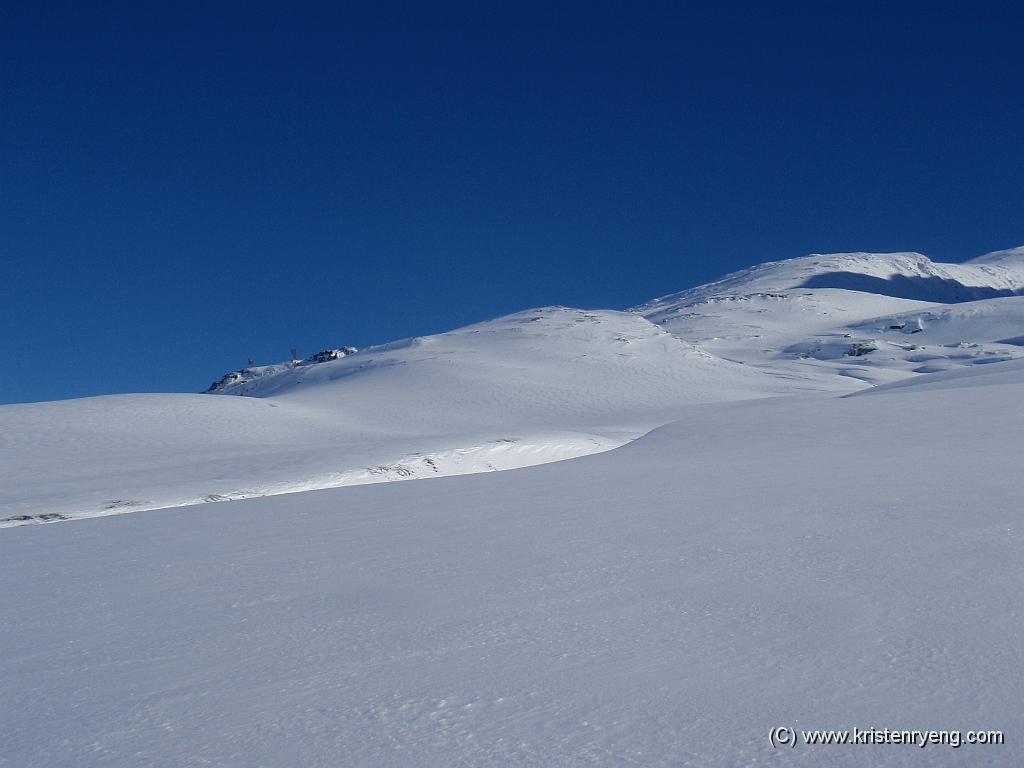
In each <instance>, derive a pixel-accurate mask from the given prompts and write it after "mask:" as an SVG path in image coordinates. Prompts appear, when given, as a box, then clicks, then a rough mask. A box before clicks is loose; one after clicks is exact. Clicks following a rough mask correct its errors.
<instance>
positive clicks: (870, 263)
mask: <svg viewBox="0 0 1024 768" xmlns="http://www.w3.org/2000/svg"><path fill="white" fill-rule="evenodd" d="M1021 291H1024V249H1020V248H1018V249H1011V250H1008V251H1000V252H997V253H994V254H989V255H987V256H983V257H980V258H978V259H975V260H973V261H971V262H967V263H965V264H936V263H933V262H931V261H930V260H929V259H927V258H926V257H925V256H922V255H921V254H913V253H899V254H864V253H849V254H827V255H814V256H808V257H805V258H801V259H791V260H789V261H781V262H773V263H768V264H762V265H759V266H756V267H753V268H751V269H748V270H743V271H741V272H737V273H735V274H733V275H729V276H727V277H725V278H723V279H721V280H719V281H716V282H714V283H710V284H708V285H705V286H700V287H698V288H694V289H691V290H689V291H684V292H682V293H678V294H673V295H671V296H667V297H664V298H662V299H658V300H655V301H652V302H650V303H648V304H645V305H643V306H641V307H638V308H636V309H634V310H633V311H631V312H615V311H605V310H595V311H584V310H577V309H569V308H565V307H548V308H543V309H537V310H531V311H528V312H521V313H517V314H514V315H509V316H508V317H504V318H499V319H497V320H493V321H489V322H485V323H480V324H477V325H473V326H469V327H467V328H461V329H458V330H455V331H452V332H450V333H445V334H440V335H437V336H427V337H421V338H413V339H406V340H404V341H400V342H395V343H392V344H386V345H382V346H379V347H373V348H370V349H366V350H362V351H359V352H356V350H354V349H353V348H350V347H342V348H339V349H333V350H325V352H324V353H320V354H318V355H316V356H314V357H312V358H309V359H307V360H304V361H301V362H297V363H283V364H278V365H271V366H261V367H258V368H250V369H245V370H243V371H240V372H235V373H233V374H228V375H227V376H225V377H223V378H222V379H221V380H220V381H219V382H218V384H217V385H216V386H214V387H212V388H211V390H212V391H214V392H216V393H217V395H221V396H199V395H124V396H113V397H104V398H88V399H83V400H74V401H65V402H57V403H39V404H31V405H14V406H2V407H0V435H2V436H3V439H2V440H0V466H3V467H4V469H5V478H4V482H3V483H2V484H0V526H18V525H23V524H27V523H36V522H47V521H56V520H61V519H66V518H74V517H93V516H101V515H109V514H119V513H123V512H132V511H139V510H145V509H154V508H161V507H170V506H180V505H189V504H195V503H200V502H206V501H224V500H231V499H241V498H249V497H254V496H263V495H273V494H279V493H289V492H296V491H304V490H310V489H316V488H330V487H338V486H346V485H355V484H363V483H373V482H380V481H387V480H404V479H415V478H424V477H440V476H444V475H454V474H467V473H475V472H485V471H492V470H500V469H511V468H517V467H523V466H529V465H533V464H539V463H544V462H550V461H557V460H560V459H565V458H571V457H574V456H581V455H586V454H590V453H595V452H600V451H604V450H608V449H611V448H615V447H617V446H620V445H623V444H624V443H626V442H628V441H630V440H632V439H635V438H636V437H638V436H640V435H642V434H644V433H646V432H647V431H649V430H651V429H653V428H655V427H658V426H660V425H663V424H666V423H668V422H670V421H672V420H674V419H675V418H677V417H678V416H679V414H680V413H681V412H682V410H683V409H686V408H688V407H689V406H690V405H692V404H694V403H708V402H723V401H733V400H749V399H757V398H764V397H770V396H779V395H794V394H808V393H815V392H824V393H835V394H843V393H848V392H852V391H855V390H858V389H862V388H865V387H868V386H872V385H877V384H884V383H886V382H892V381H898V380H901V379H905V378H907V377H914V376H918V375H921V374H933V373H936V372H940V371H944V370H951V369H956V368H959V367H962V366H965V365H966V366H973V365H976V364H980V363H993V362H1002V361H1007V360H1012V359H1015V358H1019V357H1021V356H1024V327H1022V320H1024V296H1017V295H1014V294H1017V293H1020V292H1021ZM223 395H242V397H226V396H223Z"/></svg>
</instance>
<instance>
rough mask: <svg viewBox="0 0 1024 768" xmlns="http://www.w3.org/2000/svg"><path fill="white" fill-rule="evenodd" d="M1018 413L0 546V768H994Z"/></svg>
mask: <svg viewBox="0 0 1024 768" xmlns="http://www.w3.org/2000/svg"><path fill="white" fill-rule="evenodd" d="M653 338H657V337H653ZM303 386H304V385H303ZM1022 391H1024V363H1022V362H1021V361H1015V362H1007V363H1000V364H997V365H989V366H974V367H972V368H965V369H962V370H961V371H958V372H955V373H940V374H934V375H931V376H924V375H921V376H917V377H915V378H911V379H907V380H906V381H905V382H903V383H901V385H900V386H895V385H889V386H888V387H886V388H878V389H876V390H867V391H866V392H864V393H857V394H855V395H853V396H850V397H845V398H835V397H828V396H802V397H794V398H779V399H774V400H761V401H756V402H754V401H746V402H733V403H719V404H704V405H694V406H689V407H688V408H686V409H685V410H684V411H682V412H680V413H678V414H677V416H678V420H677V421H676V422H675V423H673V424H670V425H667V426H665V427H663V428H661V429H658V430H656V431H655V432H653V433H651V434H649V435H647V436H646V437H643V438H641V439H639V440H637V441H635V442H633V443H631V444H630V445H628V446H625V447H623V448H621V449H619V450H615V451H610V452H607V453H603V454H601V455H595V456H589V457H585V458H582V459H579V460H575V461H568V462H560V463H557V464H547V465H545V466H540V467H532V468H529V469H524V470H517V471H513V472H504V473H492V474H486V475H477V476H473V477H459V478H446V479H442V480H439V481H436V482H429V483H398V484H386V485H376V486H363V487H358V488H345V489H334V490H326V491H321V492H316V493H304V494H294V495H288V496H277V497H274V498H265V499H253V500H247V501H238V502H231V503H227V504H222V505H218V506H217V507H216V508H215V509H216V512H215V513H214V511H213V510H214V508H212V507H190V508H184V509H176V510H165V511H159V512H153V513H148V514H143V515H127V516H119V517H112V518H106V519H101V520H92V521H87V522H83V523H80V524H71V525H54V526H37V527H24V528H20V529H16V530H8V531H5V532H3V535H2V536H0V613H2V615H3V617H4V620H3V621H2V622H0V680H2V682H3V685H2V686H0V710H2V711H3V713H4V718H3V720H4V727H3V730H2V735H0V747H2V749H0V766H4V767H5V768H7V766H9V767H10V768H23V767H25V766H47V767H48V768H61V767H62V766H68V767H69V768H70V766H82V765H102V766H106V767H107V768H122V767H123V768H129V767H130V768H137V767H138V766H200V765H213V766H218V767H219V768H232V767H235V766H237V767H238V768H250V766H257V765H258V766H265V767H266V768H291V767H292V766H325V767H326V766H337V765H344V766H349V767H351V768H361V767H362V766H366V767H368V768H389V767H398V766H402V767H404V766H417V767H420V768H429V767H430V766H452V765H458V766H480V767H484V766H566V767H567V768H568V767H572V766H630V765H642V766H683V765H690V766H700V768H737V767H740V766H772V765H779V766H781V765H793V766H808V767H810V766H813V767H814V768H819V767H820V766H827V767H828V766H849V767H850V768H852V767H854V766H864V765H871V766H971V767H972V768H973V767H975V766H1015V765H1020V764H1022V763H1024V746H1022V744H1024V742H1022V741H1021V739H1020V738H1019V734H1021V733H1022V732H1024V715H1022V709H1021V707H1020V702H1021V699H1022V696H1024V680H1022V677H1021V669H1022V668H1024V667H1022V658H1021V653H1022V652H1021V642H1020V641H1021V637H1022V636H1024V612H1022V611H1021V595H1024V546H1022V542H1021V541H1020V537H1021V524H1022V519H1021V515H1022V510H1024V506H1022V504H1021V500H1022V499H1024V475H1022V473H1021V472H1020V471H1019V470H1020V467H1019V463H1020V456H1021V454H1022V451H1021V448H1022V445H1021V435H1024V409H1021V408H1020V407H1019V405H1020V397H1021V392H1022ZM869 393H870V394H869ZM207 399H208V400H210V401H212V402H221V401H224V402H233V403H241V405H247V406H248V407H252V408H256V407H257V406H260V405H264V406H266V405H267V403H269V402H270V401H267V402H265V403H259V402H257V401H249V400H246V399H244V398H207ZM283 405H284V404H283V403H282V407H283ZM777 726H786V727H789V728H793V729H798V730H802V729H852V728H855V727H856V728H861V729H869V728H876V729H879V730H881V729H883V728H890V729H907V730H910V729H915V730H930V729H935V730H943V731H947V732H948V731H960V732H963V733H966V731H968V730H1001V731H1003V733H1004V735H1005V743H1004V744H1002V745H995V746H978V745H966V744H965V745H963V746H961V747H959V748H952V747H950V746H943V745H934V744H933V745H929V746H926V747H924V748H921V747H919V746H906V745H850V746H810V745H807V744H799V745H798V746H797V747H795V748H792V749H790V748H782V749H779V750H773V749H772V747H771V746H770V743H769V738H768V736H769V731H770V729H772V728H774V727H777Z"/></svg>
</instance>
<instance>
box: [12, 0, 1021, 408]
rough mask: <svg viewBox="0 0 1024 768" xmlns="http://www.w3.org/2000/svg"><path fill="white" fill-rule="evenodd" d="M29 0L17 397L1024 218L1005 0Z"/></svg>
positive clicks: (979, 239)
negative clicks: (897, 4)
mask: <svg viewBox="0 0 1024 768" xmlns="http://www.w3.org/2000/svg"><path fill="white" fill-rule="evenodd" d="M21 5H22V6H25V7H24V8H22V9H17V8H14V7H13V6H14V4H13V3H9V4H6V5H5V10H4V11H3V15H2V16H0V57H2V67H0V99H2V100H0V321H2V329H0V330H2V333H0V402H13V401H29V400H45V399H56V398H66V397H76V396H83V395H92V394H101V393H112V392H126V391H176V390H181V391H195V390H198V389H201V388H203V387H204V386H206V385H207V384H208V383H209V382H210V381H211V380H212V379H213V378H215V377H216V376H219V375H220V374H221V373H223V372H224V371H226V370H229V369H232V368H238V367H240V366H242V365H244V364H245V362H246V358H247V357H248V356H250V355H251V356H253V357H255V358H256V360H257V361H258V362H263V363H265V362H273V361H277V360H281V359H284V358H286V357H287V355H288V349H289V348H290V347H292V346H295V347H298V348H299V350H300V352H302V353H303V354H309V353H312V352H314V351H316V350H318V349H320V348H323V347H326V346H331V345H341V344H354V345H357V346H363V345H366V344H371V343H377V342H383V341H387V340H391V339H395V338H400V337H403V336H409V335H416V334H426V333H432V332H437V331H442V330H446V329H449V328H452V327H455V326H459V325H462V324H465V323H469V322H473V321H477V320H481V319H485V318H488V317H493V316H496V315H500V314H503V313H506V312H509V311H513V310H517V309H522V308H526V307H531V306H538V305H544V304H554V303H558V304H569V305H576V306H587V307H627V306H629V305H632V304H635V303H638V302H640V301H643V300H646V299H649V298H652V297H654V296H656V295H660V294H664V293H668V292H671V291H674V290H679V289H682V288H685V287H688V286H690V285H692V284H695V283H699V282H704V281H706V280H708V279H711V278H714V277H716V276H718V275H720V274H722V273H725V272H728V271H730V270H733V269H737V268H740V267H743V266H746V265H748V264H752V263H755V262H760V261H765V260H769V259H778V258H786V257H790V256H798V255H802V254H804V253H808V252H811V251H835V250H920V251H923V252H925V253H927V254H929V255H930V256H932V257H933V258H935V259H937V260H950V261H954V260H962V259H964V258H969V257H971V256H974V255H977V254H980V253H982V252H985V251H989V250H994V249H997V248H1004V247H1010V246H1015V245H1020V244H1022V243H1024V217H1022V212H1024V207H1022V203H1024V199H1022V197H1024V196H1022V194H1021V193H1022V180H1024V98H1022V94H1024V65H1022V59H1021V47H1020V37H1021V29H1022V24H1024V18H1022V17H1021V15H1020V13H1019V12H1018V11H1016V10H1015V9H1014V5H1013V4H1010V3H1006V4H1003V5H1001V4H998V3H984V4H968V3H962V4H958V5H946V4H943V3H931V4H928V5H927V6H925V5H923V4H920V3H906V4H904V6H903V8H902V9H896V10H894V9H893V8H892V7H891V6H892V5H894V4H892V3H879V4H877V5H872V4H871V3H867V2H848V3H821V2H816V3H808V4H803V3H790V4H785V3H781V4H777V3H753V2H752V3H723V2H701V3H688V2H682V1H679V2H673V3H666V4H663V5H661V4H657V3H636V2H629V3H625V2H624V3H615V4H608V3H590V2H588V3H579V4H573V3H562V4H558V3H554V4H553V3H543V4H537V5H530V4H527V3H525V2H516V3H502V4H488V3H467V4H464V5H457V4H437V3H409V4H404V5H388V4H385V3H381V2H368V3H364V4H351V3H336V4H332V5H331V6H330V7H318V6H316V5H303V4H294V3H286V4H278V5H276V6H274V7H261V6H260V5H259V4H256V3H248V4H244V5H243V4H239V5H237V6H230V5H229V4H221V3H205V4H202V5H195V6H191V7H186V5H185V4H183V3H160V4H149V3H144V2H143V3H132V4H126V5H124V6H122V7H119V8H118V7H115V5H114V4H110V3H103V4H99V5H97V4H90V3H76V4H74V5H68V6H67V7H58V6H57V5H49V4H48V8H49V10H39V9H38V8H30V6H34V5H36V4H31V3H21ZM489 6H490V7H489ZM499 7H500V10H498V8H499Z"/></svg>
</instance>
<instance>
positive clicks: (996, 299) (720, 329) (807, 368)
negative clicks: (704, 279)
mask: <svg viewBox="0 0 1024 768" xmlns="http://www.w3.org/2000/svg"><path fill="white" fill-rule="evenodd" d="M1022 254H1024V248H1017V249H1011V250H1008V251H999V252H996V253H993V254H988V255H986V256H982V257H979V258H977V259H974V260H973V261H970V262H967V263H965V264H939V263H935V262H932V261H931V260H929V259H928V258H927V257H925V256H922V255H921V254H918V253H835V254H814V255H811V256H806V257H804V258H799V259H790V260H787V261H778V262H769V263H766V264H759V265H757V266H755V267H751V268H750V269H745V270H742V271H740V272H735V273H733V274H731V275H728V276H726V277H724V278H722V279H721V280H717V281H715V282H712V283H709V284H707V285H703V286H698V287H697V288H692V289H690V290H687V291H682V292H680V293H675V294H670V295H668V296H664V297H662V298H660V299H655V300H654V301H651V302H648V303H647V304H643V305H641V306H639V307H636V308H635V309H634V310H633V311H635V312H637V313H639V314H641V315H643V316H644V317H646V318H648V319H649V320H651V322H653V323H655V324H657V325H659V326H661V327H662V328H665V329H666V330H668V331H669V332H671V333H673V334H675V335H677V336H679V337H680V338H682V339H685V340H687V341H690V342H692V343H695V344H698V345H699V346H701V348H703V349H705V350H707V351H709V352H711V353H712V354H715V355H718V356H721V357H723V358H726V359H730V360H735V361H739V362H743V363H746V364H749V365H753V366H756V367H759V368H765V369H769V370H772V371H774V372H776V373H778V374H785V375H789V376H791V377H793V378H794V380H801V381H805V382H806V383H807V384H808V385H816V386H819V387H820V388H821V389H822V390H823V391H830V390H832V389H833V388H834V387H835V382H834V379H835V377H836V376H837V375H838V376H844V377H850V378H853V379H859V380H862V381H864V382H866V383H869V384H878V383H884V382H886V381H893V380H896V379H899V378H902V377H904V376H906V375H908V373H914V372H928V370H926V369H921V370H918V368H920V366H919V365H913V364H911V363H913V362H915V361H914V360H908V359H907V358H908V357H911V358H913V357H919V356H920V355H922V354H936V353H933V352H918V353H917V354H916V355H905V354H903V353H904V352H907V351H909V350H907V349H906V347H909V346H910V345H911V341H912V342H915V343H919V344H920V343H924V342H925V340H926V339H930V338H931V337H930V336H922V337H920V338H916V339H912V340H904V341H905V342H906V343H897V344H890V343H888V341H887V339H888V338H891V337H892V334H888V336H887V339H882V342H883V343H882V344H879V339H878V338H877V336H878V333H879V332H881V331H882V330H888V328H887V327H884V326H887V325H889V324H892V325H897V324H906V323H916V322H917V321H916V320H915V319H914V318H915V313H918V315H917V316H920V317H921V318H924V317H926V316H937V315H939V314H943V313H948V314H949V316H954V315H955V316H959V317H964V318H966V317H971V316H973V317H976V318H977V317H980V316H981V315H985V316H986V317H987V318H988V319H987V320H986V321H984V322H981V321H979V322H977V323H975V324H974V325H973V326H972V327H971V328H968V327H966V326H965V325H964V324H963V323H961V324H960V327H961V329H962V333H963V335H962V336H961V337H960V338H959V339H957V340H956V341H957V343H959V342H963V343H964V348H963V349H961V350H960V351H959V352H957V353H952V354H951V355H944V357H945V358H946V359H947V360H951V361H953V362H954V363H957V362H959V363H974V362H987V361H990V360H1001V359H1009V358H1012V357H1016V356H1019V355H1020V354H1021V351H1020V350H1015V349H1007V348H1006V346H1005V345H998V344H997V345H995V346H989V345H986V344H985V342H996V341H997V340H998V334H997V335H996V336H993V335H991V334H990V333H989V329H990V328H991V327H992V323H996V324H999V323H1002V324H1003V325H1004V326H1014V325H1017V324H1019V318H1020V315H1019V309H1018V308H1019V307H1020V306H1021V304H1020V303H1019V302H1022V301H1024V299H1016V298H1014V299H1005V300H1004V299H1001V298H1000V297H1009V296H1015V295H1016V294H1019V293H1024V256H1022ZM961 302H970V304H969V307H970V308H969V309H965V310H963V311H961V312H956V311H955V310H951V309H950V308H949V307H948V306H946V305H950V304H956V303H961ZM988 302H991V304H989V303H988ZM936 305H940V306H936ZM982 307H985V308H984V309H982ZM928 313H932V314H931V315H928ZM979 313H980V314H979ZM1000 317H1002V319H1001V320H1000V319H999V318H1000ZM1007 338H1010V337H1009V336H1008V337H1007ZM941 343H942V344H948V343H951V342H949V341H945V342H941ZM971 345H974V346H971ZM964 349H967V350H968V351H963V350H964ZM940 354H941V353H940Z"/></svg>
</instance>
